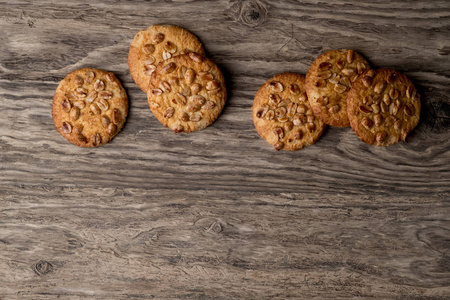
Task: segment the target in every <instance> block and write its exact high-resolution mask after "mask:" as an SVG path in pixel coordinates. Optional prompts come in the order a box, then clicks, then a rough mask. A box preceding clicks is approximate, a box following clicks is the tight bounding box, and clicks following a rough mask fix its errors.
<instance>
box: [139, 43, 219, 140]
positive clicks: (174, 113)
mask: <svg viewBox="0 0 450 300" xmlns="http://www.w3.org/2000/svg"><path fill="white" fill-rule="evenodd" d="M147 98H148V104H149V106H150V109H151V110H152V112H153V114H154V115H155V116H156V118H157V119H158V120H159V121H160V122H161V123H162V124H163V125H164V126H166V127H169V128H170V129H172V130H173V131H174V132H177V133H178V132H192V131H197V130H201V129H203V128H205V127H207V126H209V125H211V124H212V123H213V122H214V121H215V120H216V119H217V118H218V117H219V115H220V113H221V111H222V109H223V107H224V105H225V101H226V99H227V90H226V87H225V79H224V77H223V75H222V72H221V71H220V69H219V68H218V67H217V66H216V64H214V63H213V62H212V61H211V60H209V59H208V58H206V57H203V56H200V55H199V54H197V53H194V52H190V53H188V54H183V55H178V56H175V57H172V58H170V59H168V60H165V61H163V62H161V63H160V64H158V66H157V67H156V70H155V71H154V72H153V74H152V76H151V79H150V84H149V91H148V92H147Z"/></svg>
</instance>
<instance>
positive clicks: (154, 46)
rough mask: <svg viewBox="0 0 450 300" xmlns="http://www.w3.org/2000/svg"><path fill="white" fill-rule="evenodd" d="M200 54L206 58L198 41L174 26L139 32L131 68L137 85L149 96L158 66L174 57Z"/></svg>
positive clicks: (132, 55)
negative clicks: (152, 77) (149, 87)
mask: <svg viewBox="0 0 450 300" xmlns="http://www.w3.org/2000/svg"><path fill="white" fill-rule="evenodd" d="M188 52H197V53H199V54H200V55H205V51H204V50H203V45H202V44H201V43H200V41H199V40H198V39H197V37H196V36H195V35H194V34H192V33H190V32H189V31H187V30H186V29H184V28H181V27H178V26H174V25H153V26H150V27H148V28H147V29H145V30H141V31H139V32H138V33H137V34H136V36H135V37H134V39H133V42H132V43H131V46H130V51H129V53H128V67H129V68H130V74H131V77H132V78H133V80H134V82H136V84H137V85H138V86H139V87H140V88H141V90H143V91H144V92H147V90H148V83H149V81H150V76H151V74H152V73H153V71H154V70H155V69H156V66H157V65H158V63H160V62H161V61H163V60H167V59H169V58H171V57H173V56H176V55H180V54H185V53H188Z"/></svg>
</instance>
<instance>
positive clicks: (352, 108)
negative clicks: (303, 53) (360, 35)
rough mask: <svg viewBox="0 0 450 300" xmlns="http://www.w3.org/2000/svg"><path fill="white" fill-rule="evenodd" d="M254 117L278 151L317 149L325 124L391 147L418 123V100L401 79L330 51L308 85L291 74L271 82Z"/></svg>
mask: <svg viewBox="0 0 450 300" xmlns="http://www.w3.org/2000/svg"><path fill="white" fill-rule="evenodd" d="M294 78H295V79H294ZM297 87H299V89H297ZM283 91H284V92H283ZM287 91H289V92H287ZM252 112H253V120H254V124H255V127H256V130H257V131H258V133H259V134H260V136H261V137H262V138H264V139H265V140H267V141H268V142H269V143H270V144H271V145H272V146H273V147H274V148H275V150H281V149H283V150H299V149H301V148H303V147H304V146H307V145H311V144H313V143H314V142H315V141H316V140H317V139H318V138H319V137H320V135H321V134H322V132H323V131H324V128H325V126H326V124H328V125H330V126H337V127H348V126H351V127H352V129H353V131H354V132H355V133H356V135H357V136H358V137H359V138H360V139H361V140H362V141H363V142H366V143H368V144H371V145H376V146H389V145H392V144H395V143H397V142H399V141H400V140H405V139H406V137H407V135H408V134H409V133H410V132H411V131H412V129H413V128H414V127H415V126H416V125H417V123H418V122H419V117H420V97H419V94H418V93H417V91H416V89H415V87H414V85H413V84H412V82H411V81H410V80H409V79H408V78H407V77H406V76H404V75H403V74H401V73H399V72H397V71H395V70H389V69H379V70H373V69H370V67H369V64H368V63H367V61H366V60H365V59H364V58H363V57H362V56H361V55H359V54H358V53H356V52H354V51H352V50H332V51H328V52H326V53H324V54H322V55H321V56H319V57H318V58H317V59H316V60H315V61H314V62H313V63H312V64H311V66H310V68H309V70H308V73H307V74H306V79H305V78H304V77H303V76H301V75H299V74H293V73H283V74H278V75H276V76H275V77H273V78H271V79H269V80H268V81H267V82H266V83H265V84H263V85H262V86H261V88H260V89H259V90H258V92H257V94H256V96H255V100H254V105H253V107H252Z"/></svg>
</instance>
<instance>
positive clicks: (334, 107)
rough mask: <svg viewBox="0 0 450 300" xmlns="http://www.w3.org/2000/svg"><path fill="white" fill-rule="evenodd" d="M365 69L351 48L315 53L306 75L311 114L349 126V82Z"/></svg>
mask: <svg viewBox="0 0 450 300" xmlns="http://www.w3.org/2000/svg"><path fill="white" fill-rule="evenodd" d="M368 69H369V64H368V63H367V61H366V60H365V59H364V58H363V57H362V56H361V55H359V54H358V53H356V52H354V51H353V50H332V51H328V52H326V53H324V54H322V55H321V56H319V57H318V58H317V59H316V60H315V61H314V62H313V63H312V64H311V66H310V67H309V70H308V73H307V74H306V93H307V94H308V99H309V102H310V104H311V107H312V109H313V111H314V114H315V115H316V116H317V117H318V118H319V119H321V120H322V121H323V122H325V124H328V125H331V126H337V127H347V126H350V123H349V120H348V116H347V94H348V91H349V90H350V87H351V85H352V82H354V81H355V80H356V79H357V78H358V76H359V75H361V74H362V73H363V72H364V71H366V70H368Z"/></svg>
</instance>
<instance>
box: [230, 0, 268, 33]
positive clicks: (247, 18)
mask: <svg viewBox="0 0 450 300" xmlns="http://www.w3.org/2000/svg"><path fill="white" fill-rule="evenodd" d="M267 8H268V5H267V4H265V3H264V2H262V1H260V0H247V1H245V0H244V1H239V2H238V3H236V4H235V5H233V7H232V9H231V10H232V13H233V16H235V18H237V21H238V22H239V23H242V24H244V25H246V26H249V27H256V26H259V25H260V24H262V23H264V22H265V21H266V19H267V14H268V9H267Z"/></svg>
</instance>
